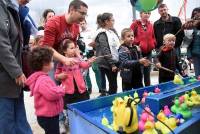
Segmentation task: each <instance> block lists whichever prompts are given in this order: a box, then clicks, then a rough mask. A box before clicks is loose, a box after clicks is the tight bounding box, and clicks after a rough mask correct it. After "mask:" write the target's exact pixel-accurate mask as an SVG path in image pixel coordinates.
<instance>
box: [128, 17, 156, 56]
mask: <svg viewBox="0 0 200 134" xmlns="http://www.w3.org/2000/svg"><path fill="white" fill-rule="evenodd" d="M142 27H143V26H142V23H141V21H140V20H135V21H134V22H133V23H132V24H131V27H130V28H131V29H132V30H133V32H134V41H133V44H136V45H139V46H140V48H141V51H142V53H145V54H147V53H149V52H151V50H153V49H154V48H155V45H156V40H155V35H154V30H153V25H152V24H151V23H150V22H149V21H148V22H147V24H146V30H144V29H143V28H142Z"/></svg>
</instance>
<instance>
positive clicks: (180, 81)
mask: <svg viewBox="0 0 200 134" xmlns="http://www.w3.org/2000/svg"><path fill="white" fill-rule="evenodd" d="M173 82H174V84H180V85H183V84H184V82H183V80H182V78H181V77H180V76H179V75H177V74H176V75H175V76H174V80H173Z"/></svg>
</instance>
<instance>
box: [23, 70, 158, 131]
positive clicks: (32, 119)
mask: <svg viewBox="0 0 200 134" xmlns="http://www.w3.org/2000/svg"><path fill="white" fill-rule="evenodd" d="M90 73H91V80H92V83H94V84H93V92H92V94H91V98H95V97H97V96H98V95H99V93H98V88H97V85H96V82H95V77H94V73H93V72H92V71H90ZM151 83H152V85H154V84H157V83H158V72H156V71H153V72H152V73H151ZM121 91H122V90H121V78H120V76H119V75H118V92H121ZM25 106H26V112H27V118H28V121H29V123H30V125H31V128H32V130H33V133H34V134H44V131H43V130H42V129H41V128H40V127H39V126H38V124H37V121H36V116H35V114H34V104H33V97H30V96H29V92H25Z"/></svg>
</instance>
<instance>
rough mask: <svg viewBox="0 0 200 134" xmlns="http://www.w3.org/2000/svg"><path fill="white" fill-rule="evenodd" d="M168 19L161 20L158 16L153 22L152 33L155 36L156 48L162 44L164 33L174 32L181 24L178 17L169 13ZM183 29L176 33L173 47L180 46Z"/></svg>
mask: <svg viewBox="0 0 200 134" xmlns="http://www.w3.org/2000/svg"><path fill="white" fill-rule="evenodd" d="M169 17H170V18H169V20H168V21H162V19H161V18H160V19H159V20H157V21H156V22H155V23H154V34H155V37H156V42H157V45H156V48H157V49H159V48H160V46H162V44H163V36H164V35H165V34H168V33H171V34H176V33H177V32H178V31H179V30H180V29H181V26H182V23H181V21H180V19H179V18H178V17H173V16H170V15H169ZM184 36H185V35H184V31H183V30H182V31H180V32H179V33H178V34H177V35H176V43H175V48H176V47H180V46H181V44H182V41H183V37H184Z"/></svg>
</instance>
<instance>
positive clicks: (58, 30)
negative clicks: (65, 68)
mask: <svg viewBox="0 0 200 134" xmlns="http://www.w3.org/2000/svg"><path fill="white" fill-rule="evenodd" d="M87 9H88V6H87V4H85V3H84V2H83V1H81V0H73V1H72V2H71V3H70V5H69V9H68V12H66V13H65V14H64V15H61V16H54V17H53V18H51V19H49V20H48V21H47V23H46V25H45V29H44V40H43V45H47V46H50V47H52V48H53V51H54V55H53V57H54V58H55V59H56V60H58V61H59V62H62V63H63V64H66V65H71V64H75V62H76V61H74V60H72V59H70V58H66V57H64V56H63V55H61V54H60V53H58V48H59V45H60V43H61V42H62V41H63V40H64V39H70V40H72V41H74V43H75V44H76V40H77V37H78V34H79V26H78V23H79V22H80V21H82V20H85V17H86V16H87Z"/></svg>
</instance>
